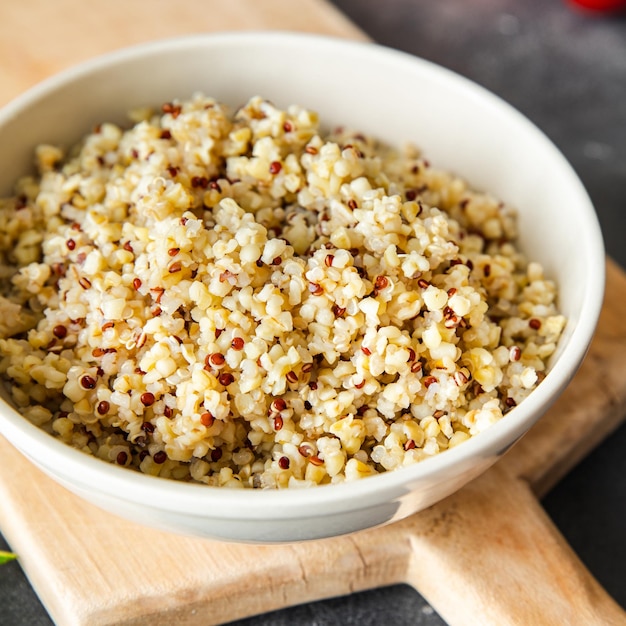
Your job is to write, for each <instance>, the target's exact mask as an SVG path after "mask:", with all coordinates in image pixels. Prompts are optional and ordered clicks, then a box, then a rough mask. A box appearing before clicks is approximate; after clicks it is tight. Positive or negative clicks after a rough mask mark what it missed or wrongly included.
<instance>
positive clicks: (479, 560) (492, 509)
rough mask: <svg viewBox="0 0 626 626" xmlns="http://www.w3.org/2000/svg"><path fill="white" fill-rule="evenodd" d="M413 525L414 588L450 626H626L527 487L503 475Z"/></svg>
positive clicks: (489, 477)
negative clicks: (623, 625) (452, 625)
mask: <svg viewBox="0 0 626 626" xmlns="http://www.w3.org/2000/svg"><path fill="white" fill-rule="evenodd" d="M412 520H413V522H412V523H411V524H410V531H409V532H410V537H409V541H410V545H411V548H412V554H413V558H412V561H411V563H410V564H409V567H408V580H407V582H408V583H409V584H411V585H412V586H414V587H415V588H416V589H418V590H419V592H420V593H421V594H422V595H423V596H424V597H425V598H426V599H427V600H428V601H429V602H430V603H431V604H432V606H433V607H434V608H435V609H436V610H437V612H438V613H439V614H440V615H441V616H442V617H443V618H444V619H445V620H446V621H447V622H448V623H449V624H455V625H456V624H458V625H473V624H476V625H480V626H488V625H493V626H508V625H521V626H527V625H532V626H534V625H544V624H545V625H550V626H551V625H554V626H565V625H570V624H571V625H585V626H594V625H598V626H599V625H602V626H607V625H615V626H617V625H622V624H626V613H624V611H622V609H621V608H620V607H619V606H618V605H617V603H616V602H615V601H614V600H613V599H612V598H611V597H610V596H609V595H608V594H607V593H606V592H605V591H604V589H603V588H602V587H601V586H600V585H599V584H598V582H597V581H596V580H595V579H594V578H593V576H591V574H590V573H589V572H588V570H587V569H586V568H585V566H584V565H583V564H582V562H581V561H580V560H579V558H578V557H577V556H576V554H574V552H573V551H572V549H571V548H570V547H569V545H568V544H567V543H566V541H565V540H564V538H563V537H562V536H561V534H560V533H559V531H558V530H557V529H556V527H555V526H554V524H553V523H552V521H551V520H550V518H549V517H548V516H547V514H546V513H545V511H544V510H543V508H542V507H541V505H540V503H539V502H538V501H537V498H536V497H535V496H534V494H533V493H532V492H531V490H530V488H529V486H528V484H527V483H526V482H525V481H524V480H522V479H518V478H514V477H512V476H510V475H508V474H507V472H506V471H505V470H504V469H502V468H500V467H497V468H495V469H494V470H491V471H490V472H487V473H486V474H485V475H483V476H482V477H480V478H479V479H477V480H475V481H474V482H473V483H471V484H470V485H468V486H467V487H466V488H464V489H463V490H461V491H460V492H458V493H457V494H454V495H453V496H451V497H450V498H448V499H446V500H445V501H443V502H441V503H439V504H437V505H435V506H433V507H431V509H429V510H428V511H424V512H422V513H421V514H420V515H418V516H414V517H413V518H412Z"/></svg>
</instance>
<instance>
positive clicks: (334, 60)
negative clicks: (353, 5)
mask: <svg viewBox="0 0 626 626" xmlns="http://www.w3.org/2000/svg"><path fill="white" fill-rule="evenodd" d="M196 91H202V92H204V93H205V94H207V95H211V96H214V97H216V98H218V99H220V100H222V101H224V102H227V103H229V104H231V105H233V106H237V105H239V104H242V103H243V102H245V101H246V100H247V99H248V98H249V97H250V96H252V95H255V94H259V95H262V96H264V97H266V98H268V99H270V100H272V101H273V102H275V103H276V104H277V105H280V106H286V105H288V104H290V103H298V104H302V105H304V106H306V107H308V108H311V109H314V110H316V111H317V112H318V113H319V114H320V117H321V119H322V121H323V123H324V124H325V125H327V126H333V125H338V124H342V125H345V126H349V127H351V128H354V129H358V130H361V131H363V132H365V133H369V134H373V135H375V136H377V137H380V138H382V139H384V140H386V141H388V142H391V143H394V144H397V145H402V144H404V143H406V142H407V141H411V142H414V143H416V144H417V145H418V146H419V147H420V148H422V149H423V152H424V154H425V156H426V157H427V158H429V159H430V161H431V162H432V163H433V165H435V166H437V167H441V168H445V169H448V170H451V171H454V172H456V173H458V174H459V175H461V176H463V177H464V178H466V179H468V180H469V181H470V183H471V184H472V185H473V186H475V187H477V188H480V189H482V190H489V191H491V192H492V193H493V194H494V195H496V196H498V197H500V198H501V199H503V200H505V201H506V202H509V203H511V204H512V205H514V206H515V207H517V208H518V209H519V223H520V229H521V242H520V243H521V246H522V248H523V249H524V250H525V251H526V253H527V255H528V256H529V257H530V258H533V259H536V260H539V261H540V262H541V263H542V264H543V265H544V267H545V268H546V270H547V273H548V275H549V276H550V277H552V278H554V279H555V280H556V281H557V282H558V284H559V289H560V306H561V309H562V311H563V312H564V313H565V315H566V316H567V317H568V319H569V322H568V326H567V330H566V333H565V340H564V341H563V342H562V343H561V345H560V348H559V350H558V355H557V356H558V358H557V359H556V360H555V363H554V367H553V369H552V372H551V374H550V375H549V376H548V378H547V379H546V381H545V382H544V383H543V384H542V385H541V386H540V387H539V389H538V390H537V391H536V392H534V393H533V394H532V395H531V397H530V398H529V399H528V400H527V401H526V402H525V403H523V405H521V406H520V407H518V408H517V409H515V410H514V411H513V412H512V413H511V414H510V416H507V418H506V419H505V420H503V421H502V422H501V423H499V424H497V425H496V426H495V427H493V428H492V429H490V430H489V431H487V432H485V433H483V434H482V435H480V436H479V437H477V438H475V439H474V440H472V441H470V442H468V443H466V444H464V445H463V446H461V447H460V448H457V449H455V450H452V451H450V452H446V453H445V454H443V455H441V458H437V459H433V460H432V461H428V462H426V463H424V464H421V465H420V466H414V467H412V468H410V469H407V470H403V471H401V472H395V473H394V474H393V475H384V476H377V477H374V478H370V479H368V480H366V481H362V483H359V484H358V485H352V486H350V487H349V489H348V486H346V488H345V489H339V490H337V489H335V487H332V488H329V489H326V488H322V489H315V490H313V492H314V493H312V492H311V491H309V492H308V494H307V495H306V496H305V495H303V494H299V492H294V493H293V494H292V493H290V494H288V495H285V494H280V493H277V494H267V493H262V494H259V493H252V494H246V495H245V496H244V495H243V494H242V495H239V494H230V495H228V496H219V497H220V498H225V500H224V501H232V502H231V504H233V506H235V504H234V503H236V502H237V503H239V504H238V505H237V506H238V507H240V510H241V511H242V512H243V513H242V514H245V511H249V510H251V509H249V508H246V507H245V506H243V500H241V499H242V498H247V502H248V506H252V507H253V505H252V504H251V503H252V502H253V501H254V502H258V504H259V508H258V511H257V512H258V514H259V515H264V516H270V515H271V513H270V512H268V511H267V508H268V507H266V506H265V504H264V502H265V503H269V502H271V501H274V502H275V503H277V504H281V503H282V504H281V507H282V506H283V505H288V504H289V503H296V502H299V503H300V504H305V503H308V505H310V506H309V509H310V510H312V507H313V505H315V503H317V504H318V505H319V504H320V503H322V502H325V503H326V504H327V505H329V503H330V502H331V501H335V500H336V502H339V501H340V500H342V499H344V500H345V498H344V495H346V494H353V495H352V496H350V497H365V496H366V494H370V495H371V494H373V493H374V492H377V493H378V494H379V495H378V496H377V497H378V498H379V500H380V501H384V499H385V497H395V495H397V493H399V491H398V490H403V491H406V490H407V489H408V487H407V486H406V483H412V484H413V485H415V484H416V481H417V482H419V481H422V482H423V481H424V480H426V479H429V478H428V477H429V476H434V475H435V473H436V472H437V471H438V470H437V468H440V469H441V468H446V467H452V466H454V465H455V464H468V467H470V466H471V465H472V463H471V460H472V458H473V457H475V458H479V457H481V458H484V457H486V456H490V455H495V454H496V453H497V452H499V451H501V449H502V448H503V447H506V446H507V445H508V444H510V443H512V441H514V440H515V439H516V438H517V437H518V436H520V435H521V434H522V433H523V432H524V431H525V430H526V429H527V428H528V427H529V426H530V425H531V423H532V422H533V421H534V420H535V419H536V418H537V417H538V416H539V414H540V413H541V411H542V410H544V409H545V408H546V407H547V405H548V403H549V402H550V401H552V400H553V399H554V396H555V393H556V392H557V391H559V390H560V389H562V388H563V387H564V385H565V384H566V383H567V382H568V381H569V379H570V378H571V376H572V375H573V373H574V371H575V369H576V368H577V366H578V364H579V362H580V360H581V359H582V357H583V355H584V353H585V350H586V348H587V345H588V341H589V339H590V337H591V334H592V332H593V328H594V327H595V324H596V321H597V317H598V314H599V310H600V306H601V299H602V290H603V284H604V282H603V281H604V274H603V272H604V253H603V247H602V239H601V235H600V230H599V227H598V223H597V219H596V217H595V213H594V210H593V207H592V205H591V203H590V201H589V198H588V196H587V194H586V193H585V191H584V189H583V187H582V185H581V183H580V181H579V180H578V178H577V177H576V175H575V173H574V172H573V170H572V169H571V168H570V166H569V165H568V164H567V162H566V161H565V159H564V158H563V156H562V155H561V154H560V153H559V151H558V150H557V149H556V148H555V147H554V146H553V145H552V144H551V143H550V142H549V141H548V140H547V139H546V137H545V136H544V135H543V134H542V133H541V132H540V131H538V130H537V129H536V128H535V127H534V126H533V125H532V124H531V123H530V122H528V121H527V120H526V119H525V118H524V117H522V116H521V115H520V114H519V113H517V112H516V111H514V110H513V109H512V108H511V107H509V106H508V105H507V104H505V103H504V102H502V101H501V100H499V99H498V98H496V97H495V96H493V95H491V94H489V93H488V92H486V91H485V90H483V89H481V88H479V87H477V86H476V85H474V84H472V83H470V82H469V81H467V80H465V79H463V78H461V77H459V76H457V75H455V74H452V73H451V72H449V71H447V70H444V69H442V68H439V67H437V66H434V65H432V64H430V63H428V62H425V61H421V60H419V59H415V58H413V57H410V56H408V55H404V54H402V53H398V52H394V51H391V50H386V49H383V48H380V47H375V46H372V45H364V44H355V43H351V42H344V41H340V40H333V39H327V38H321V37H311V36H302V35H292V34H277V33H273V34H270V33H265V34H263V33H248V34H224V35H212V36H194V37H188V38H183V39H178V40H172V41H169V42H158V43H155V44H148V45H144V46H141V47H137V48H134V49H130V50H128V51H121V52H118V53H114V54H113V55H109V56H107V57H105V58H102V59H97V60H95V61H92V62H90V63H88V64H87V65H84V66H80V67H78V68H76V69H73V70H70V71H69V72H66V73H64V74H63V75H61V76H60V77H56V78H54V79H52V80H50V81H47V82H46V83H44V84H42V85H40V86H39V87H37V88H35V89H34V90H31V91H30V92H28V93H27V94H25V95H24V96H22V97H21V98H19V99H18V100H16V101H14V102H13V103H11V104H10V105H9V106H8V107H6V108H5V109H4V111H3V112H1V113H0V192H1V193H8V192H9V190H10V186H11V184H12V183H13V182H14V181H15V180H16V179H17V177H18V176H19V175H21V174H23V173H24V172H25V171H28V169H29V167H30V164H31V162H32V154H33V148H34V147H35V146H36V145H37V144H39V143H42V142H48V143H54V144H62V145H65V146H67V145H70V144H71V143H72V142H74V141H76V140H77V139H79V138H80V137H81V136H82V135H83V134H84V133H85V132H87V131H88V130H89V129H90V128H92V127H93V126H94V125H95V124H97V123H99V122H103V121H116V122H123V121H124V120H125V112H126V111H127V110H129V109H131V108H133V107H136V106H141V105H146V104H151V105H156V106H158V105H160V104H161V103H162V102H165V101H168V100H171V99H173V98H175V97H178V98H185V97H188V96H190V95H192V94H193V93H194V92H196ZM0 412H1V413H2V418H3V419H2V420H0V431H2V432H4V434H5V435H7V436H10V438H12V439H13V441H14V443H16V445H18V447H21V448H22V449H25V450H27V449H28V447H29V446H31V447H32V446H33V445H35V444H33V441H34V439H33V433H32V428H30V425H29V424H26V423H25V421H24V420H21V422H20V418H19V417H17V416H16V415H15V414H14V413H13V412H11V411H9V410H1V411H0ZM2 422H4V425H3V424H2ZM9 431H10V435H9V434H8V433H9ZM36 439H37V442H38V443H37V444H36V446H46V445H48V444H50V445H53V446H56V445H57V443H56V442H54V443H52V442H47V443H46V442H43V440H41V439H40V438H39V437H38V436H37V437H36ZM18 440H19V441H18ZM42 442H43V443H42ZM20 444H21V445H20ZM59 445H61V446H62V444H59ZM36 446H35V447H36ZM54 449H55V450H56V452H55V454H57V452H58V454H59V455H61V456H63V455H65V451H63V452H61V451H60V448H54ZM31 456H35V455H33V454H31ZM79 456H80V457H81V458H80V459H78V458H77V457H76V456H75V455H73V451H69V450H68V451H67V455H65V457H64V458H68V459H71V463H72V464H74V465H75V466H76V467H77V465H76V464H79V463H82V462H83V455H79ZM444 457H445V459H444ZM59 458H61V457H59ZM92 461H93V460H89V461H88V467H90V468H91V467H96V466H94V465H93V463H92ZM96 464H97V468H96V469H94V470H93V471H94V472H96V474H98V473H100V475H101V477H102V476H105V475H107V476H115V477H117V478H116V480H118V479H119V480H121V481H122V483H123V484H124V485H125V486H126V487H125V488H128V489H134V487H133V485H143V486H145V485H148V484H149V485H154V484H156V483H155V481H152V482H146V480H145V479H146V478H148V477H142V476H140V475H135V474H133V475H132V477H131V476H130V474H131V473H130V472H127V471H125V470H119V468H113V467H109V466H106V464H104V463H100V462H97V461H96ZM44 465H45V463H44ZM100 466H106V468H104V467H102V468H101V469H100ZM122 474H124V476H123V477H122ZM126 475H128V477H127V476H126ZM142 481H143V482H142ZM157 482H158V484H159V487H155V489H157V490H158V489H161V488H162V489H164V490H167V489H169V490H170V494H169V495H171V496H172V498H173V500H172V503H175V504H172V506H179V507H183V506H189V507H192V508H193V505H192V504H190V502H186V503H185V502H183V501H182V500H179V499H178V498H179V497H180V498H184V497H186V496H184V494H185V493H189V498H192V494H195V495H193V497H194V498H195V497H196V496H197V495H198V494H199V492H198V491H197V490H195V489H189V490H186V489H187V487H194V486H190V485H183V486H180V485H177V486H175V487H176V488H177V489H174V488H173V487H172V488H169V487H161V485H163V483H165V482H167V481H157ZM457 482H458V481H457ZM181 487H183V489H182V491H181V489H180V488H181ZM151 488H152V487H151ZM202 489H204V491H205V492H206V493H208V492H211V493H213V492H214V490H211V489H207V488H205V487H202ZM386 490H388V491H387V493H388V494H389V495H387V496H385V491H386ZM394 490H395V491H394ZM333 491H334V492H335V493H336V496H337V499H335V496H334V495H333ZM140 492H141V489H139V488H137V489H136V493H137V494H139V493H140ZM175 493H178V496H175V495H174V494H175ZM181 494H183V495H181ZM394 494H395V495H394ZM251 496H252V500H250V497H251ZM258 496H262V497H263V498H264V499H265V500H258V501H257V500H255V498H258ZM206 497H207V498H208V497H213V496H206ZM237 498H239V499H240V500H241V501H240V500H237ZM337 506H340V504H337ZM343 506H346V505H345V504H344V505H343ZM253 508H254V507H253ZM264 509H265V511H264ZM283 511H284V509H283Z"/></svg>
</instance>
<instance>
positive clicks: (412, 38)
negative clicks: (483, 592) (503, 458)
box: [0, 0, 626, 626]
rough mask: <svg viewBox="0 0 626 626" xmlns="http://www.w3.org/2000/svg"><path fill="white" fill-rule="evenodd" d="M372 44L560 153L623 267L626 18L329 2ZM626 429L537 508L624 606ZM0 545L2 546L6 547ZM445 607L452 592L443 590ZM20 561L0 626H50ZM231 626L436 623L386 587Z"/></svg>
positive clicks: (3, 591)
mask: <svg viewBox="0 0 626 626" xmlns="http://www.w3.org/2000/svg"><path fill="white" fill-rule="evenodd" d="M333 3H334V4H335V5H336V6H337V7H338V8H340V9H341V10H343V11H344V12H345V13H346V14H347V15H348V16H349V17H350V18H351V19H352V20H353V21H354V22H355V23H356V24H357V25H359V26H360V27H361V28H362V29H363V30H364V31H365V32H367V33H368V34H369V35H370V36H371V37H372V38H373V39H374V40H376V41H377V42H379V43H382V44H384V45H387V46H391V47H394V48H399V49H401V50H405V51H407V52H410V53H413V54H415V55H418V56H420V57H423V58H426V59H429V60H431V61H434V62H436V63H438V64H440V65H443V66H446V67H448V68H450V69H452V70H454V71H456V72H458V73H460V74H463V75H464V76H467V77H468V78H471V79H472V80H474V81H476V82H478V83H480V84H482V85H484V86H485V87H487V88H488V89H490V90H491V91H493V92H495V93H496V94H498V95H500V96H502V97H503V98H504V99H506V100H508V101H509V102H510V103H511V104H513V105H514V106H515V107H517V108H518V109H519V110H520V111H522V112H523V113H524V114H526V115H527V116H528V117H529V118H530V119H531V120H532V121H534V122H535V123H536V124H537V125H538V126H539V127H540V128H541V129H542V130H543V131H544V132H545V133H547V134H548V135H549V136H550V138H551V139H552V140H553V141H554V142H555V143H556V144H557V146H558V147H559V148H560V149H561V150H562V151H563V153H564V154H565V155H566V157H567V158H568V159H569V160H570V162H571V163H572V164H573V166H574V168H575V169H576V170H577V172H578V174H579V175H580V177H581V178H582V180H583V182H584V184H585V185H586V187H587V189H588V191H589V193H590V195H591V197H592V200H593V201H594V204H595V206H596V208H597V211H598V215H599V217H600V222H601V224H602V228H603V231H604V236H605V241H606V246H607V251H608V253H609V255H610V256H612V257H613V258H614V259H615V260H617V261H618V262H619V263H620V264H621V265H622V267H626V245H625V244H626V241H624V239H625V236H626V207H625V206H624V204H625V203H626V19H625V18H624V17H623V16H619V15H617V16H616V15H610V16H609V15H595V14H590V13H586V12H583V11H580V10H578V9H576V8H573V7H572V6H571V5H569V4H567V2H565V1H563V0H525V2H519V0H518V1H516V0H473V1H472V2H469V1H467V0H445V1H441V2H432V1H430V0H385V1H384V2H383V1H381V0H334V2H333ZM625 448H626V427H622V428H621V429H619V430H618V431H617V432H616V433H615V434H614V435H613V436H612V437H610V438H609V439H608V440H607V441H606V442H605V443H604V444H602V445H601V446H600V447H599V448H598V449H597V450H596V451H595V452H594V453H593V454H591V455H590V456H589V457H588V458H587V459H586V460H585V461H584V462H583V463H581V464H580V465H579V466H578V467H577V468H576V469H575V470H574V471H573V472H572V473H571V474H570V475H569V476H568V477H567V478H566V479H565V480H564V481H562V482H561V484H559V485H558V487H557V488H555V489H554V490H553V491H552V492H551V493H550V494H548V496H547V497H546V498H545V499H544V505H545V508H546V510H547V511H548V513H549V514H550V516H551V517H552V518H553V519H554V521H555V523H556V524H557V526H558V527H559V528H560V530H561V531H562V533H563V535H564V536H565V537H566V539H567V540H568V541H569V542H570V543H571V545H572V546H573V548H574V549H575V550H576V552H577V553H578V555H579V556H580V557H581V559H582V560H583V561H584V563H585V564H586V565H587V567H588V568H589V569H590V570H591V572H592V573H593V574H594V575H595V576H596V578H597V579H598V580H599V582H600V583H601V584H602V585H603V586H604V587H605V588H606V589H607V591H608V592H609V593H611V594H612V595H613V597H614V598H615V599H616V600H617V601H618V602H619V603H620V604H621V605H622V606H623V607H625V608H626V566H625V565H624V564H625V563H626V536H625V533H624V521H625V520H626V456H625V455H624V454H623V450H624V449H625ZM6 547H7V546H6V544H4V542H3V541H2V538H1V537H0V549H3V548H4V549H6ZM451 601H453V590H451ZM49 624H51V621H50V619H49V618H48V616H47V614H46V612H45V610H44V609H43V608H42V606H41V604H40V603H39V601H38V600H37V597H36V596H35V594H34V593H33V592H32V590H31V588H30V586H29V584H28V582H27V581H26V579H25V578H24V576H23V574H22V572H21V570H20V566H19V564H18V563H10V564H8V565H4V566H2V567H1V568H0V625H1V626H44V625H46V626H48V625H49ZM233 624H236V625H237V626H292V625H294V624H297V625H302V626H340V625H341V626H350V625H356V624H358V625H359V626H378V625H380V624H393V625H395V626H405V625H406V626H408V625H411V626H416V625H418V626H437V625H440V624H443V621H442V620H441V618H439V617H438V616H437V614H436V613H435V612H434V611H433V610H432V608H431V607H429V606H428V604H427V603H426V602H425V601H424V600H423V599H422V598H421V597H420V596H419V595H418V594H417V593H416V592H415V591H414V590H413V589H411V588H410V587H408V586H402V585H398V586H394V587H389V588H385V589H377V590H373V591H369V592H365V593H360V594H355V595H352V596H349V597H345V598H336V599H332V600H327V601H323V602H317V603H314V604H309V605H304V606H300V607H294V608H289V609H285V610H282V611H278V612H276V613H271V614H268V615H263V616H259V617H254V618H250V619H247V620H241V621H238V622H233Z"/></svg>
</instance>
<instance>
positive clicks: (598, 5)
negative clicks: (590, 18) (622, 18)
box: [569, 0, 626, 12]
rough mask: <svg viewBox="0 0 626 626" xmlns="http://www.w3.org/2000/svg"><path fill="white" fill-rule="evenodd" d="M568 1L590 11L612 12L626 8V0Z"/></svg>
mask: <svg viewBox="0 0 626 626" xmlns="http://www.w3.org/2000/svg"><path fill="white" fill-rule="evenodd" d="M569 2H570V3H572V4H575V5H578V6H580V7H583V8H585V9H589V10H590V11H603V12H612V11H623V10H625V9H626V0H569Z"/></svg>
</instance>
